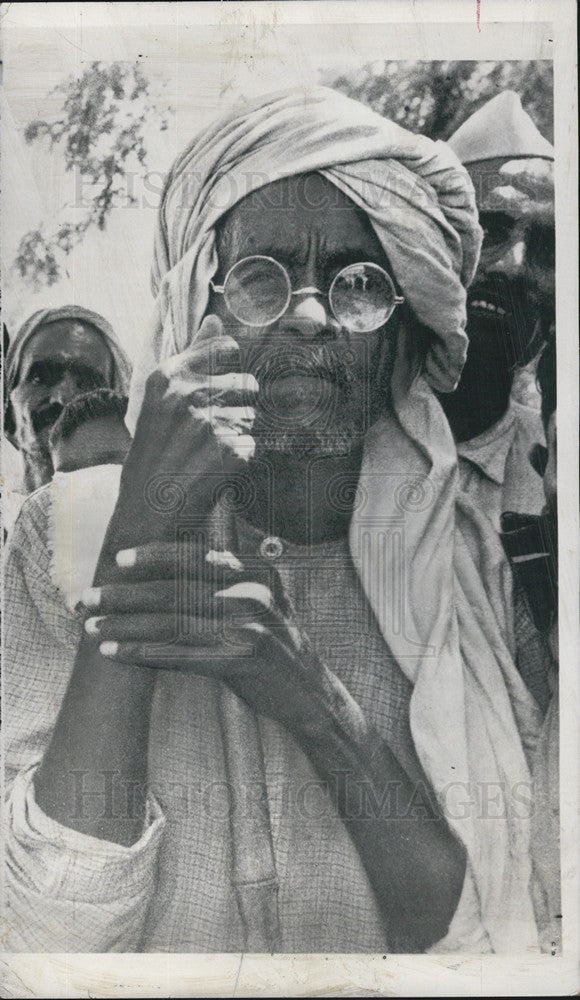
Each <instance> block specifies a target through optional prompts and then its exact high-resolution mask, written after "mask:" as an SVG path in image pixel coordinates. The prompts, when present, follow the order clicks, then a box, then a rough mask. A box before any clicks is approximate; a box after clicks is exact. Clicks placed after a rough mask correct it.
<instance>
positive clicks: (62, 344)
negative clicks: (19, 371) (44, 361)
mask: <svg viewBox="0 0 580 1000" xmlns="http://www.w3.org/2000/svg"><path fill="white" fill-rule="evenodd" d="M78 347H82V348H87V349H88V350H89V351H91V350H92V351H94V352H95V353H96V354H99V355H101V354H103V353H104V352H106V353H107V354H108V353H110V352H109V348H108V346H107V344H106V341H105V338H104V337H103V335H102V334H101V333H100V331H99V330H97V328H96V327H94V326H92V324H90V323H85V322H83V321H82V320H77V319H59V320H53V321H52V322H50V323H43V324H42V325H41V326H39V327H37V328H36V330H35V331H34V333H33V334H32V335H31V336H30V338H29V340H28V342H27V343H26V344H25V345H24V347H23V349H22V355H23V357H24V356H26V357H31V356H37V355H41V354H42V355H45V354H46V353H47V352H49V353H50V352H58V351H66V350H67V349H74V348H78Z"/></svg>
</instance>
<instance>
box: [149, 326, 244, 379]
mask: <svg viewBox="0 0 580 1000" xmlns="http://www.w3.org/2000/svg"><path fill="white" fill-rule="evenodd" d="M239 358H240V350H239V347H238V344H237V342H236V341H235V340H234V338H233V337H231V336H230V335H229V334H227V333H225V331H224V328H223V324H222V322H221V320H220V319H219V318H218V317H217V316H212V315H210V316H206V317H205V319H204V321H203V323H202V324H201V326H200V328H199V331H198V333H197V335H196V336H195V337H194V339H193V340H192V341H191V343H190V344H188V346H187V347H186V348H185V350H184V351H181V352H180V353H179V354H174V355H173V357H171V358H168V359H167V361H165V362H164V363H163V365H162V370H163V371H164V373H165V374H166V376H167V377H168V378H170V379H174V378H178V377H180V378H187V377H188V376H191V375H192V374H196V373H197V374H199V373H201V372H203V373H205V374H213V375H219V374H222V373H224V372H228V371H232V370H236V369H239Z"/></svg>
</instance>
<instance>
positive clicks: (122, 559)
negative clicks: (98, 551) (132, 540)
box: [115, 549, 137, 569]
mask: <svg viewBox="0 0 580 1000" xmlns="http://www.w3.org/2000/svg"><path fill="white" fill-rule="evenodd" d="M115 562H116V563H117V566H122V567H123V569H129V567H130V566H134V565H135V563H136V562H137V553H136V551H135V549H121V551H120V552H117V555H116V556H115Z"/></svg>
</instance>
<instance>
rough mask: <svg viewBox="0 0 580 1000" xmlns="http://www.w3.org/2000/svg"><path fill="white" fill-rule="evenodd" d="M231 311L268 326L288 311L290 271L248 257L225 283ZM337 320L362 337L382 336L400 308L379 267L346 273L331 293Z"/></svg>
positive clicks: (271, 261) (349, 269) (269, 261)
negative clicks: (375, 332) (380, 330)
mask: <svg viewBox="0 0 580 1000" xmlns="http://www.w3.org/2000/svg"><path fill="white" fill-rule="evenodd" d="M224 291H225V297H226V304H227V306H228V309H229V310H230V312H231V313H233V315H234V316H235V317H236V318H237V319H238V320H240V322H242V323H246V324H247V325H249V326H267V325H269V324H270V323H274V322H275V321H276V320H277V319H278V318H279V317H280V316H281V315H282V314H283V313H284V312H285V311H286V309H287V307H288V304H289V301H290V295H291V286H290V279H289V277H288V274H287V272H286V270H285V268H283V267H282V265H281V264H279V263H278V261H275V260H274V259H273V258H271V257H259V256H255V257H246V258H244V259H243V260H240V261H238V263H237V264H235V265H234V267H233V268H232V269H231V271H230V272H229V274H228V276H227V278H226V282H225V289H224ZM328 298H329V302H330V306H331V309H332V311H333V313H334V316H335V317H336V319H337V320H338V322H339V323H341V324H342V325H343V326H345V327H347V328H348V329H349V330H351V331H353V332H357V333H367V332H370V331H372V330H377V329H378V328H379V327H380V326H383V324H384V323H386V322H387V320H388V318H389V316H390V315H391V314H392V312H393V309H394V308H395V304H396V293H395V288H394V285H393V283H392V281H391V279H390V277H389V275H388V274H387V273H386V272H385V271H383V269H382V268H381V267H379V266H378V265H377V264H371V263H361V264H351V265H350V266H348V267H345V268H344V269H343V270H342V271H340V272H339V274H338V275H337V276H336V278H335V279H334V281H333V282H332V285H331V287H330V291H329V293H328Z"/></svg>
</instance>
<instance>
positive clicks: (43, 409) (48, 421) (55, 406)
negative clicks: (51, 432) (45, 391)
mask: <svg viewBox="0 0 580 1000" xmlns="http://www.w3.org/2000/svg"><path fill="white" fill-rule="evenodd" d="M63 410H64V406H63V405H62V404H61V403H49V404H48V406H40V407H39V408H38V409H37V410H34V412H33V413H32V414H31V418H30V419H31V423H32V429H33V431H34V433H35V434H40V432H41V431H43V430H45V428H46V427H52V425H53V424H55V423H56V421H57V420H58V418H59V417H60V415H61V413H62V411H63Z"/></svg>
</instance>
